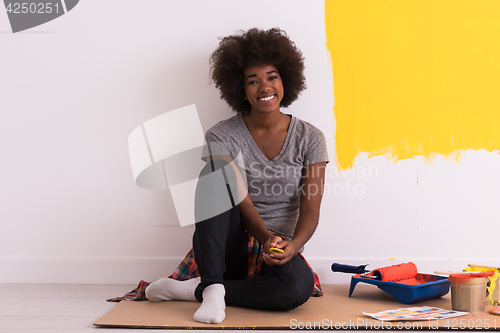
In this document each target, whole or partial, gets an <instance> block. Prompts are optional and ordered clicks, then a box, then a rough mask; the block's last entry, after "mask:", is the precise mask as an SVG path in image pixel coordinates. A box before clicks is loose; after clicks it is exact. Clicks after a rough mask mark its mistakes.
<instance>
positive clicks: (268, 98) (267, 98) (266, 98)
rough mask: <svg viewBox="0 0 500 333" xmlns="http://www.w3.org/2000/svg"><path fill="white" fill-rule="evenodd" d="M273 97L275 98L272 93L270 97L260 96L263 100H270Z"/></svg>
mask: <svg viewBox="0 0 500 333" xmlns="http://www.w3.org/2000/svg"><path fill="white" fill-rule="evenodd" d="M273 98H274V95H271V96H269V97H262V98H259V99H260V100H261V101H269V100H271V99H273Z"/></svg>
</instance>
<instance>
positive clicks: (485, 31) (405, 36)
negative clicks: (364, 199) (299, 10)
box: [325, 0, 500, 170]
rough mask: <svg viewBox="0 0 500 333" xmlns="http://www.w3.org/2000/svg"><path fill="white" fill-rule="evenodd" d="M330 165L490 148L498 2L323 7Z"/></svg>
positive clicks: (497, 113)
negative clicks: (332, 130)
mask: <svg viewBox="0 0 500 333" xmlns="http://www.w3.org/2000/svg"><path fill="white" fill-rule="evenodd" d="M325 21H326V38H327V48H328V51H329V53H330V57H331V65H332V71H333V81H334V95H335V106H334V117H335V121H336V128H337V130H336V136H335V138H336V150H337V166H338V168H339V169H340V170H345V169H349V168H351V167H352V166H353V165H354V158H355V157H356V156H357V155H358V154H360V153H361V152H368V153H369V155H370V156H375V155H385V156H386V157H387V158H388V159H391V160H394V161H397V160H400V159H405V158H412V157H415V156H418V155H422V156H425V158H426V161H428V162H432V159H433V158H434V157H435V156H436V154H442V155H445V156H447V157H448V158H451V159H453V160H455V161H458V160H459V159H460V156H461V154H462V153H463V152H464V150H465V149H469V148H472V149H486V150H488V151H494V150H499V149H500V1H498V0H418V1H417V0H326V1H325Z"/></svg>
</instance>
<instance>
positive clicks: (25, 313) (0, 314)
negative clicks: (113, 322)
mask: <svg viewBox="0 0 500 333" xmlns="http://www.w3.org/2000/svg"><path fill="white" fill-rule="evenodd" d="M135 287H136V286H135V285H69V284H61V285H51V284H0V332H1V333H4V332H9V333H10V332H13V333H32V332H37V333H44V332H47V333H49V332H50V333H58V332H86V333H88V332H94V333H108V332H110V333H123V332H127V333H140V332H148V333H151V332H152V330H142V329H113V328H111V329H105V328H97V327H94V325H93V324H92V323H93V322H94V321H96V320H97V319H99V318H100V317H102V316H103V315H104V314H105V313H106V312H108V311H109V310H110V309H111V308H113V306H115V305H116V303H111V302H106V299H108V298H111V297H115V296H121V295H124V294H126V293H127V292H129V291H130V290H132V289H134V288H135ZM154 331H155V332H158V331H157V330H154ZM189 331H190V332H193V330H189ZM168 332H173V330H169V331H168ZM183 332H185V331H183ZM204 332H206V331H204ZM211 332H216V331H211ZM261 332H262V331H261ZM273 332H279V331H273Z"/></svg>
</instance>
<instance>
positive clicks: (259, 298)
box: [193, 160, 314, 310]
mask: <svg viewBox="0 0 500 333" xmlns="http://www.w3.org/2000/svg"><path fill="white" fill-rule="evenodd" d="M213 162H214V163H213V164H212V163H211V162H209V163H207V166H206V167H205V168H204V169H203V171H202V172H201V174H200V181H199V184H198V186H205V185H206V184H200V182H203V177H202V176H203V175H206V174H208V173H210V172H213V171H214V170H217V169H220V168H222V167H223V166H224V165H226V162H223V161H220V160H215V161H213ZM225 172H232V171H231V170H229V171H228V168H226V169H225ZM226 176H227V177H225V178H226V179H228V177H229V179H230V178H231V177H234V175H226ZM228 191H230V189H229V186H228ZM204 199H205V198H199V197H197V198H196V201H197V202H199V200H204ZM207 200H213V198H210V199H207ZM205 204H206V202H205ZM247 238H248V237H247V232H246V230H245V229H244V228H243V226H242V224H241V218H240V209H239V206H238V205H235V206H234V207H233V208H232V209H230V210H228V211H226V212H223V213H221V214H219V215H217V216H215V217H212V218H209V219H206V220H204V221H202V222H198V223H196V229H195V232H194V235H193V250H194V256H195V258H196V261H197V263H198V269H199V271H200V275H201V283H200V284H199V285H198V287H197V288H196V292H195V296H196V299H198V300H199V301H202V293H203V290H204V289H205V288H206V287H207V286H209V285H211V284H214V283H221V284H223V285H224V286H225V289H226V304H227V305H230V306H238V307H244V308H253V309H272V310H286V309H294V308H296V307H298V306H300V305H301V304H303V303H305V302H306V301H307V300H308V299H309V297H310V296H311V293H312V291H313V289H314V277H313V275H312V272H311V269H310V268H309V267H308V266H307V264H306V263H305V261H304V260H303V259H302V258H301V257H299V256H298V255H296V256H294V257H293V258H292V259H291V260H290V261H289V262H287V263H285V264H284V265H281V266H269V265H267V264H265V263H264V264H263V267H262V270H261V272H260V275H258V276H254V277H251V278H246V276H247V270H248V254H247Z"/></svg>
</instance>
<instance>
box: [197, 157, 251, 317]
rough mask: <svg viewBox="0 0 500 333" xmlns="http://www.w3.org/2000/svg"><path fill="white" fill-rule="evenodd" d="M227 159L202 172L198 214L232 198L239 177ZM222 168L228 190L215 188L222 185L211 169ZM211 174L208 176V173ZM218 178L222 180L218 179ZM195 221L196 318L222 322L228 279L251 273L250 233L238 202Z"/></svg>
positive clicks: (216, 170)
mask: <svg viewBox="0 0 500 333" xmlns="http://www.w3.org/2000/svg"><path fill="white" fill-rule="evenodd" d="M226 165H228V163H227V162H224V161H221V160H214V161H211V162H209V163H207V165H206V166H205V168H204V169H203V171H202V172H201V174H200V179H199V182H198V186H197V189H196V201H195V202H196V207H195V212H196V214H197V220H198V219H199V218H198V216H200V215H201V216H204V213H205V212H206V211H208V210H210V209H213V207H214V206H217V205H218V203H217V201H218V200H224V199H227V198H228V197H229V198H232V197H233V195H232V193H231V188H230V186H229V184H230V182H231V179H233V180H234V179H236V177H235V175H234V171H233V170H232V168H224V166H226ZM214 172H221V174H222V175H223V179H225V189H226V191H227V192H224V191H222V193H218V195H217V193H214V192H213V191H211V189H212V188H216V187H218V188H220V186H219V185H220V184H214V183H213V182H214V179H217V178H216V177H210V174H211V173H214ZM206 175H208V177H204V176H206ZM217 181H218V182H219V181H220V178H219V180H217ZM232 205H233V207H232V208H230V209H228V210H226V211H224V212H222V213H220V214H218V215H216V216H213V217H210V218H207V219H205V220H203V221H201V222H197V223H196V225H195V228H196V229H195V233H194V235H193V251H194V257H195V259H196V262H197V263H198V270H199V272H200V276H201V282H200V283H199V284H198V286H197V288H196V291H195V297H196V299H198V300H199V301H202V305H201V306H200V308H199V309H198V311H196V313H195V315H194V319H195V320H196V321H198V322H203V323H213V324H216V323H220V322H222V321H223V320H224V318H225V300H224V296H225V287H224V284H225V280H226V279H235V280H237V279H244V278H245V277H246V274H247V253H246V247H247V233H246V231H245V229H244V228H243V226H242V224H241V218H240V210H239V206H235V205H234V202H233V201H232Z"/></svg>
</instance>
